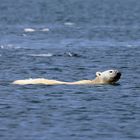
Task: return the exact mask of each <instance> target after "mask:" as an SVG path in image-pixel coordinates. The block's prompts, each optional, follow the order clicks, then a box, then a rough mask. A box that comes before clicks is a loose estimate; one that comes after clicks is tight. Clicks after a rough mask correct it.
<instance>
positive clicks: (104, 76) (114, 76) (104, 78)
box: [96, 70, 121, 84]
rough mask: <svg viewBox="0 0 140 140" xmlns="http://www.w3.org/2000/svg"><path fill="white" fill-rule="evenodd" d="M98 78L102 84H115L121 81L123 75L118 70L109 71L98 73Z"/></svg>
mask: <svg viewBox="0 0 140 140" xmlns="http://www.w3.org/2000/svg"><path fill="white" fill-rule="evenodd" d="M96 76H97V78H98V79H99V81H100V83H102V84H107V83H110V84H113V83H115V82H117V81H118V80H119V79H120V77H121V73H120V72H119V71H118V70H107V71H104V72H96Z"/></svg>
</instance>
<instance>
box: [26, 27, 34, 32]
mask: <svg viewBox="0 0 140 140" xmlns="http://www.w3.org/2000/svg"><path fill="white" fill-rule="evenodd" d="M35 31H36V29H33V28H25V29H24V32H35Z"/></svg>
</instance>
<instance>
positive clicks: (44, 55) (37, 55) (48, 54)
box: [28, 53, 53, 57]
mask: <svg viewBox="0 0 140 140" xmlns="http://www.w3.org/2000/svg"><path fill="white" fill-rule="evenodd" d="M28 56H33V57H52V56H53V54H52V53H46V54H28Z"/></svg>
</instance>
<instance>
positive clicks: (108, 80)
mask: <svg viewBox="0 0 140 140" xmlns="http://www.w3.org/2000/svg"><path fill="white" fill-rule="evenodd" d="M120 77H121V72H119V71H118V70H107V71H104V72H96V78H95V79H93V80H80V81H76V82H63V81H58V80H49V79H44V78H37V79H25V80H16V81H14V82H13V84H18V85H27V84H44V85H61V84H65V85H86V84H91V85H92V84H114V83H116V82H117V81H118V80H119V79H120Z"/></svg>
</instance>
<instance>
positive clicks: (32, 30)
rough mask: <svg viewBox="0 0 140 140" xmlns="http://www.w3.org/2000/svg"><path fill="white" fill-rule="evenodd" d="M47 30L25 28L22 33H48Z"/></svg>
mask: <svg viewBox="0 0 140 140" xmlns="http://www.w3.org/2000/svg"><path fill="white" fill-rule="evenodd" d="M48 31H50V30H49V28H42V29H35V28H25V29H24V32H48Z"/></svg>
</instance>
